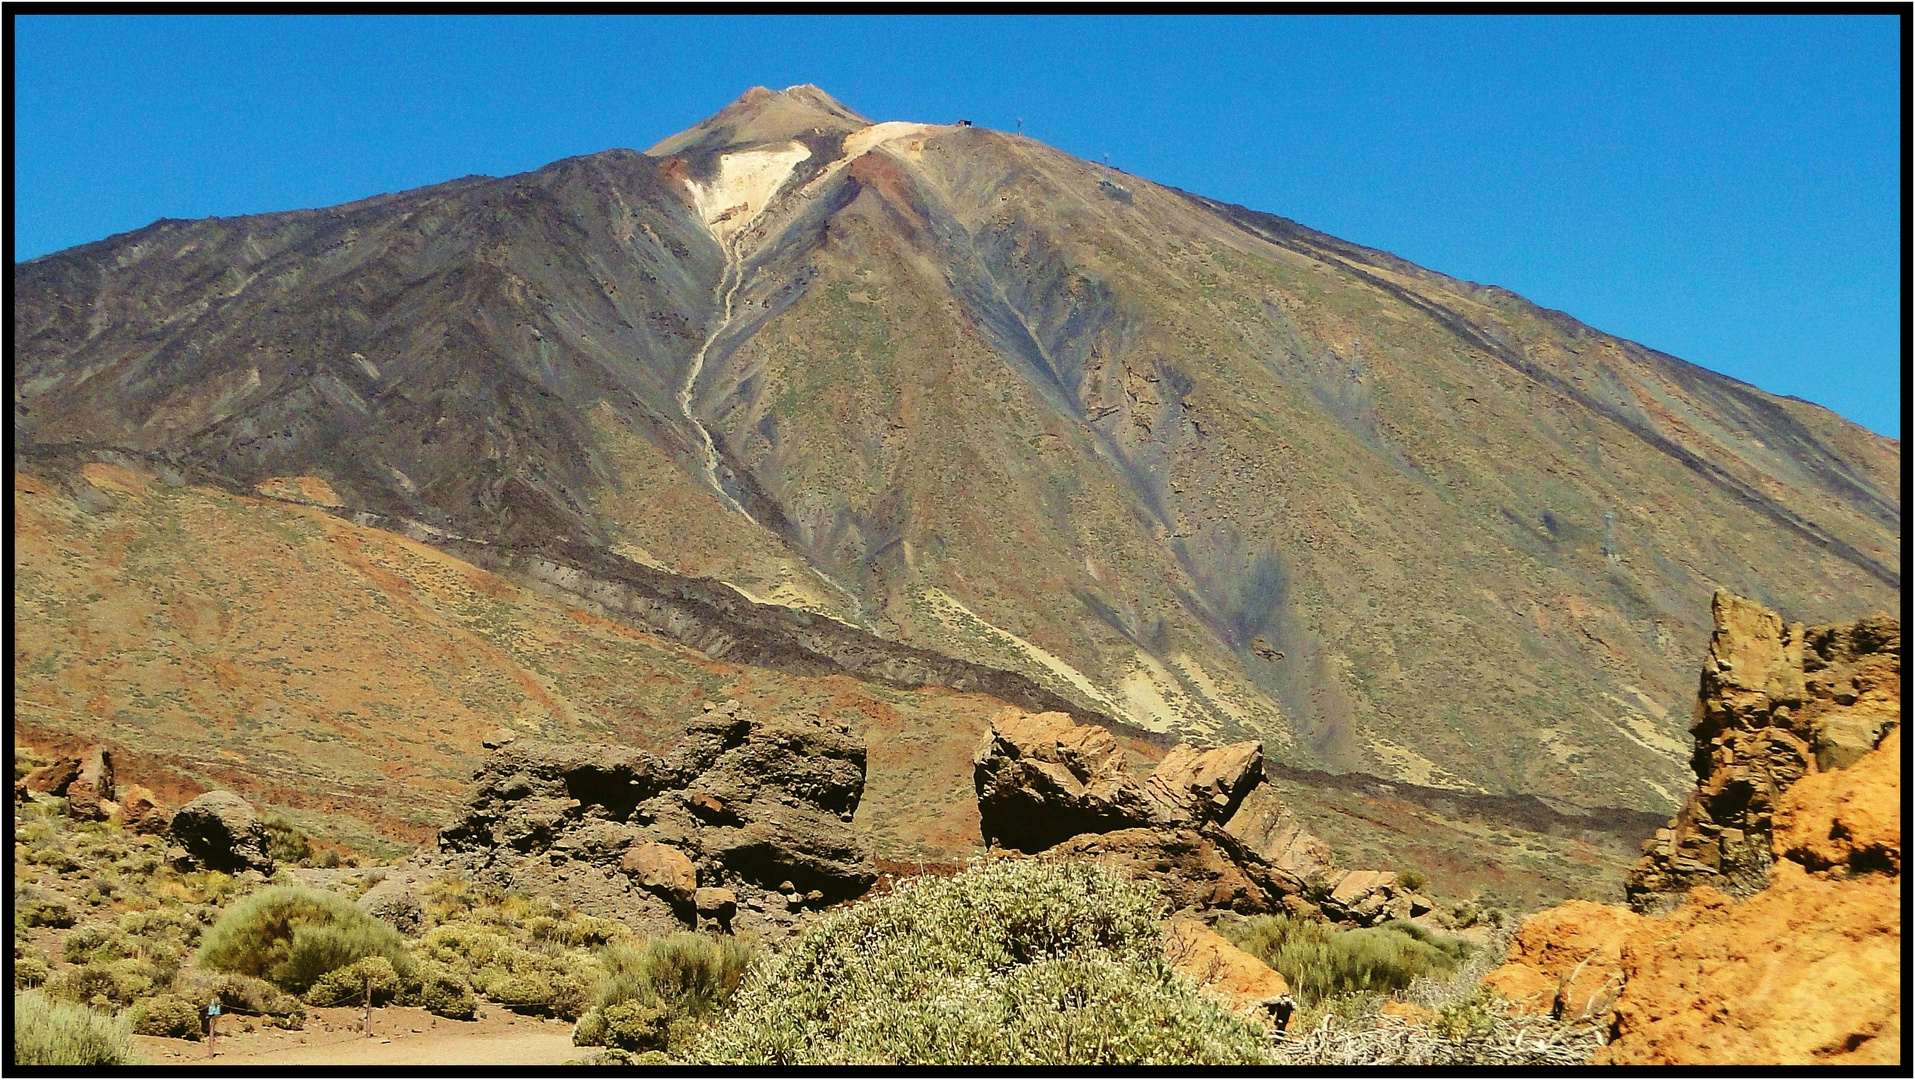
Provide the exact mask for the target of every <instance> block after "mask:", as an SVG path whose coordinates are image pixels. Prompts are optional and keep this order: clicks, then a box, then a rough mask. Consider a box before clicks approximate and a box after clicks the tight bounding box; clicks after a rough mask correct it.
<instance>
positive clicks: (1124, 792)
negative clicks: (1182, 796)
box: [972, 712, 1177, 852]
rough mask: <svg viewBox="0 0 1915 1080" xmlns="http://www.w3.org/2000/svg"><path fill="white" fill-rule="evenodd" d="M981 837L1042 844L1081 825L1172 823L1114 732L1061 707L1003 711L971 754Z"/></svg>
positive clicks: (1101, 828)
mask: <svg viewBox="0 0 1915 1080" xmlns="http://www.w3.org/2000/svg"><path fill="white" fill-rule="evenodd" d="M973 766H974V767H973V773H972V776H973V782H974V784H975V785H976V788H977V803H978V814H979V816H980V818H981V819H982V828H983V832H984V842H985V843H986V844H987V845H998V846H1003V847H1010V848H1016V849H1017V850H1019V851H1024V852H1038V851H1042V850H1044V849H1045V848H1048V847H1050V846H1051V845H1053V844H1057V843H1060V842H1062V841H1064V840H1068V839H1069V838H1071V837H1073V836H1077V835H1078V834H1080V833H1100V832H1110V831H1113V830H1116V829H1129V828H1136V827H1139V826H1152V825H1171V824H1175V823H1176V820H1177V819H1176V818H1175V817H1174V816H1173V815H1172V814H1170V813H1168V812H1167V811H1166V810H1165V808H1164V807H1163V806H1161V805H1159V804H1158V803H1157V802H1156V801H1155V800H1153V799H1151V798H1150V797H1149V796H1148V795H1146V794H1145V793H1144V789H1143V785H1141V784H1139V783H1138V782H1137V781H1136V780H1135V779H1133V778H1132V777H1131V775H1130V773H1129V772H1128V771H1127V769H1126V768H1125V763H1124V753H1123V749H1122V748H1121V747H1119V746H1118V745H1117V740H1116V738H1114V737H1113V736H1112V735H1111V733H1110V732H1108V731H1106V730H1104V729H1103V728H1100V727H1093V726H1090V725H1087V724H1078V723H1077V722H1075V721H1073V720H1072V719H1071V718H1070V717H1069V716H1067V715H1066V714H1064V713H1059V712H1047V713H1036V714H1026V713H1015V712H1011V713H1006V714H1004V715H1002V716H1000V717H998V719H996V720H995V721H993V722H992V724H991V733H990V737H989V738H988V739H986V741H985V743H984V745H983V746H982V747H980V748H979V750H978V752H977V756H976V758H975V759H974V761H973Z"/></svg>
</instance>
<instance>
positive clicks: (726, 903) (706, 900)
mask: <svg viewBox="0 0 1915 1080" xmlns="http://www.w3.org/2000/svg"><path fill="white" fill-rule="evenodd" d="M692 902H693V904H694V905H695V906H696V907H697V909H698V917H699V919H701V920H709V921H711V922H716V923H717V924H718V927H719V929H721V930H724V931H725V932H727V933H729V932H730V931H731V919H732V916H734V915H736V914H738V896H737V895H736V894H735V893H733V892H732V891H731V890H730V889H716V888H705V889H699V890H698V891H697V892H695V893H693V894H692Z"/></svg>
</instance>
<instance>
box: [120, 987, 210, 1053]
mask: <svg viewBox="0 0 1915 1080" xmlns="http://www.w3.org/2000/svg"><path fill="white" fill-rule="evenodd" d="M199 1009H200V1007H199V1006H198V1005H195V1004H194V1003H193V1002H190V1001H188V1000H186V999H185V998H183V997H180V996H179V995H177V994H161V995H160V996H158V997H150V998H141V999H140V1000H139V1001H136V1002H134V1003H133V1008H132V1009H131V1010H130V1011H129V1012H128V1014H127V1016H128V1018H129V1019H131V1020H132V1022H133V1034H135V1035H156V1036H158V1037H160V1038H162V1039H191V1040H194V1041H195V1042H197V1041H198V1040H199V1037H200V1035H201V1034H202V1033H203V1030H204V1022H203V1020H202V1019H201V1016H200V1011H199Z"/></svg>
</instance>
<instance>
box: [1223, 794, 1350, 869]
mask: <svg viewBox="0 0 1915 1080" xmlns="http://www.w3.org/2000/svg"><path fill="white" fill-rule="evenodd" d="M1224 831H1225V832H1227V833H1229V834H1230V835H1232V836H1234V837H1236V838H1237V839H1239V840H1241V841H1243V843H1244V846H1246V847H1248V848H1249V849H1250V850H1252V851H1254V852H1256V853H1257V854H1258V855H1260V856H1262V857H1263V858H1264V860H1265V861H1267V862H1268V863H1270V865H1272V866H1275V867H1276V868H1278V869H1279V870H1284V871H1287V872H1289V873H1292V874H1295V875H1297V876H1298V877H1305V878H1307V877H1309V876H1311V875H1312V874H1328V873H1330V872H1331V871H1332V870H1333V869H1334V868H1335V866H1336V856H1335V855H1334V854H1332V853H1331V851H1330V845H1328V844H1326V843H1324V842H1323V841H1322V840H1320V839H1318V838H1317V837H1315V836H1313V835H1311V834H1310V833H1309V832H1308V831H1307V830H1305V829H1304V827H1303V823H1302V822H1301V821H1299V820H1297V817H1296V815H1295V814H1292V813H1291V812H1290V808H1289V807H1287V806H1285V805H1284V804H1283V800H1282V799H1279V798H1278V797H1277V794H1276V792H1274V791H1272V790H1271V789H1270V788H1269V786H1268V785H1261V784H1260V785H1258V786H1257V787H1255V788H1252V789H1251V791H1250V794H1248V795H1247V796H1245V797H1244V800H1243V803H1242V805H1240V806H1239V807H1238V808H1237V812H1236V813H1235V814H1233V815H1231V817H1230V819H1229V820H1228V821H1226V822H1225V823H1224Z"/></svg>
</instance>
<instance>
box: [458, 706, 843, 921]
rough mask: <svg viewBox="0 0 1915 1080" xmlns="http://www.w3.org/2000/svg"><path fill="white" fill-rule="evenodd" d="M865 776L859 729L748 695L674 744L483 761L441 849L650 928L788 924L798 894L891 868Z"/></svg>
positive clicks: (536, 747)
mask: <svg viewBox="0 0 1915 1080" xmlns="http://www.w3.org/2000/svg"><path fill="white" fill-rule="evenodd" d="M864 774H865V748H864V743H863V741H862V740H861V739H859V738H858V737H857V736H855V735H853V734H852V733H851V732H850V730H849V729H848V728H846V727H843V726H839V725H832V724H826V723H823V722H821V721H819V720H817V719H816V718H806V717H793V718H776V719H771V718H761V717H759V716H757V715H755V714H754V713H752V711H751V710H749V709H747V708H745V707H743V706H741V705H739V704H738V703H737V702H726V703H725V704H723V705H718V706H708V708H707V711H706V712H705V713H703V714H702V715H701V716H699V717H698V718H697V719H696V720H694V721H693V722H692V724H691V725H690V728H689V731H688V733H687V734H686V736H685V738H684V739H683V740H681V741H680V742H679V744H678V745H677V746H676V747H674V748H673V749H672V750H671V751H670V752H669V753H667V754H665V755H664V756H663V757H658V756H655V755H653V754H649V753H647V752H645V751H643V750H638V749H634V748H631V747H625V746H611V745H602V744H558V743H551V742H545V741H542V740H538V739H530V738H521V739H516V740H513V741H510V742H504V743H502V744H501V745H500V746H499V747H498V748H497V749H496V750H495V751H494V753H493V754H492V756H491V758H489V759H488V760H487V761H486V763H485V764H484V765H483V766H481V768H480V769H479V772H478V774H477V776H476V777H475V778H474V787H473V792H472V795H471V797H470V799H469V800H468V803H467V807H466V811H465V813H464V814H463V815H462V816H461V818H460V819H459V820H458V821H457V822H455V823H454V824H453V825H451V826H450V827H448V828H446V829H445V830H443V831H442V832H441V833H440V834H439V852H438V855H437V857H436V862H437V863H438V864H439V865H440V866H441V867H443V868H448V869H456V870H460V871H462V872H467V873H470V874H473V875H475V876H477V877H479V878H481V879H484V880H488V881H492V882H495V883H497V884H500V885H504V886H507V887H511V888H518V889H524V890H527V891H532V892H544V893H549V894H551V895H564V896H566V897H568V898H569V899H570V900H571V901H572V902H574V903H576V904H577V905H578V906H579V907H581V908H582V909H584V910H586V911H590V912H593V913H596V914H603V915H610V916H613V917H617V918H623V919H627V920H628V921H633V922H635V923H637V924H639V925H655V926H658V927H659V928H661V929H662V928H665V927H668V926H670V925H675V924H685V923H693V924H695V923H696V922H698V921H699V920H700V919H705V920H708V921H715V922H717V923H718V924H719V925H720V926H722V927H729V926H730V925H731V923H732V920H733V918H734V917H736V918H739V919H743V920H745V921H747V922H754V923H758V924H761V925H760V928H761V929H769V930H773V931H778V930H780V929H781V928H783V927H788V926H789V925H790V923H791V921H792V919H793V916H792V914H791V913H789V912H788V911H787V909H788V908H790V907H792V906H793V905H791V904H790V903H788V901H787V900H786V894H796V895H798V896H799V897H800V903H799V905H797V906H799V907H806V906H809V907H814V908H815V907H819V906H822V905H824V904H828V903H832V902H836V901H839V900H843V899H847V898H850V897H854V896H857V895H859V894H861V893H863V892H864V891H865V890H866V889H867V888H869V887H870V886H871V884H872V883H873V882H874V881H875V880H876V877H877V873H876V869H875V865H874V862H873V859H872V854H871V850H870V847H869V845H868V844H867V843H866V841H865V840H863V839H862V838H861V837H860V836H859V835H858V834H857V833H855V832H854V831H853V830H852V828H851V824H850V822H851V819H852V815H853V814H854V813H855V812H856V810H857V807H858V802H859V800H860V799H861V798H862V797H863V793H864ZM721 894H722V895H721Z"/></svg>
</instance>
